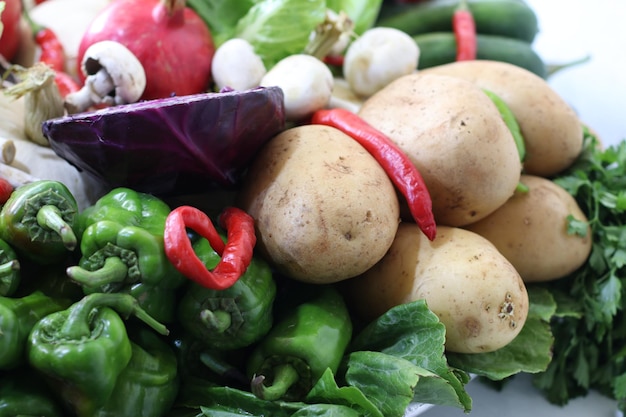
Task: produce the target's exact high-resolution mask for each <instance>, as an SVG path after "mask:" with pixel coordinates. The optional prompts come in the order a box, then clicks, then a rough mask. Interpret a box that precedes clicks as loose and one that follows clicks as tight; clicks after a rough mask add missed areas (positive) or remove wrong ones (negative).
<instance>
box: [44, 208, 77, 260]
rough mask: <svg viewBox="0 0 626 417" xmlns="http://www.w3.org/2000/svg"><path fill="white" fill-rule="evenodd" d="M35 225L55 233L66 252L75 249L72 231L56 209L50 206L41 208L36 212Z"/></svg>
mask: <svg viewBox="0 0 626 417" xmlns="http://www.w3.org/2000/svg"><path fill="white" fill-rule="evenodd" d="M37 223H38V224H39V226H41V227H43V228H46V229H48V230H52V231H54V232H56V233H57V234H58V235H59V237H60V238H61V241H62V242H63V245H64V246H65V247H66V248H67V250H70V251H72V250H74V249H75V248H76V245H77V243H78V240H77V239H76V235H75V234H74V230H73V229H72V227H71V226H70V225H69V224H67V222H66V221H65V220H63V216H61V211H60V210H59V208H58V207H56V206H53V205H51V204H47V205H44V206H42V207H41V208H40V209H39V210H38V211H37Z"/></svg>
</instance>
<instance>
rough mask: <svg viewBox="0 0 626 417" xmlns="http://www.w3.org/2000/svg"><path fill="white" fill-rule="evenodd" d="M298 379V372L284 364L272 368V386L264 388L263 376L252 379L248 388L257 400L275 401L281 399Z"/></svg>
mask: <svg viewBox="0 0 626 417" xmlns="http://www.w3.org/2000/svg"><path fill="white" fill-rule="evenodd" d="M299 378H300V375H299V374H298V371H296V369H295V368H294V367H293V366H292V365H291V364H288V363H284V364H281V365H278V366H276V368H274V379H273V381H272V385H270V386H266V385H265V384H263V381H265V376H264V375H256V376H255V377H254V378H252V383H251V384H250V388H251V391H252V393H253V394H254V395H255V396H257V397H258V398H260V399H264V400H269V401H275V400H278V399H280V398H282V397H283V396H284V395H285V394H286V393H287V390H289V388H291V386H292V385H293V384H295V383H296V382H297V381H298V379H299Z"/></svg>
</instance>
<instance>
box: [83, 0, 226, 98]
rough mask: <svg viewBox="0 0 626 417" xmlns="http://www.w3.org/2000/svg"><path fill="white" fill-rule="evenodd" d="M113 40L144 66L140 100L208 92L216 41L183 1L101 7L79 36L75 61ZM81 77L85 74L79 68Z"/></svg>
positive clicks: (121, 0) (137, 0)
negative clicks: (143, 84)
mask: <svg viewBox="0 0 626 417" xmlns="http://www.w3.org/2000/svg"><path fill="white" fill-rule="evenodd" d="M103 40H113V41H117V42H119V43H121V44H123V45H124V46H126V47H127V48H128V49H129V50H130V51H131V52H132V53H133V54H135V56H136V57H137V59H139V61H140V62H141V64H142V65H143V67H144V70H145V73H146V88H145V90H144V93H143V95H142V97H141V100H149V99H156V98H164V97H170V96H182V95H188V94H195V93H200V92H204V91H206V90H207V89H208V88H209V86H210V83H211V62H212V60H213V55H214V53H215V44H214V42H213V38H212V35H211V32H210V29H209V28H208V27H207V25H206V23H204V21H203V20H202V19H201V18H200V17H199V16H198V15H197V14H196V12H195V11H194V10H192V9H191V8H189V7H187V5H186V1H185V0H117V1H114V2H111V3H110V4H109V5H108V6H107V7H105V8H104V9H103V10H102V11H101V12H100V13H99V14H98V15H97V16H96V18H95V19H94V20H93V21H92V23H91V24H90V25H89V27H88V28H87V31H86V32H85V34H84V35H83V38H82V40H81V43H80V45H79V49H78V59H77V62H78V63H79V65H80V63H81V62H82V59H83V55H84V54H85V51H86V50H87V48H89V46H90V45H92V44H94V43H96V42H99V41H103ZM79 73H80V74H81V77H83V78H82V80H83V81H84V74H82V71H81V70H80V68H79Z"/></svg>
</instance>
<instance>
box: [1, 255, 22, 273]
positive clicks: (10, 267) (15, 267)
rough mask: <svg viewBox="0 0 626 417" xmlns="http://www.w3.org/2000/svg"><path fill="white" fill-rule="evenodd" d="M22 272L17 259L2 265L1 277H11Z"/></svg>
mask: <svg viewBox="0 0 626 417" xmlns="http://www.w3.org/2000/svg"><path fill="white" fill-rule="evenodd" d="M19 270H20V262H19V261H18V260H17V259H13V260H11V261H8V262H5V263H3V264H0V277H3V276H5V275H11V274H13V273H14V272H15V271H19Z"/></svg>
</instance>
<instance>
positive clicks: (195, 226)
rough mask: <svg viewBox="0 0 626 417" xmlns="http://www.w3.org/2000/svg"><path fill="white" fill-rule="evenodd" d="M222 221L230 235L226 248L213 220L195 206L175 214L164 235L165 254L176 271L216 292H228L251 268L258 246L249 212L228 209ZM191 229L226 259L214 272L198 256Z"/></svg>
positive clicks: (234, 208) (166, 225) (178, 210)
mask: <svg viewBox="0 0 626 417" xmlns="http://www.w3.org/2000/svg"><path fill="white" fill-rule="evenodd" d="M219 221H220V224H221V225H222V227H224V228H225V229H226V231H227V233H228V238H227V241H226V244H224V242H223V241H222V238H221V236H220V235H219V233H218V232H217V230H216V229H215V227H214V226H213V223H212V222H211V219H210V218H209V217H208V216H207V215H206V214H205V213H204V212H203V211H201V210H199V209H197V208H195V207H192V206H180V207H177V208H175V209H174V210H172V211H171V212H170V214H169V215H168V216H167V219H166V220H165V233H164V235H163V239H164V245H165V254H166V255H167V258H168V259H169V260H170V262H171V263H172V264H173V265H174V267H175V268H176V269H177V270H178V271H180V273H181V274H183V275H184V276H186V277H187V278H189V279H191V280H193V281H195V282H196V283H198V284H200V285H202V286H204V287H206V288H210V289H213V290H224V289H226V288H229V287H231V286H232V285H233V284H234V283H235V282H237V280H238V279H239V278H240V277H241V276H242V275H243V274H244V272H246V269H247V268H248V265H250V262H251V261H252V256H253V252H254V245H255V244H256V235H255V231H254V220H253V219H252V217H251V216H250V215H248V213H246V212H245V211H243V210H241V209H239V208H236V207H227V208H226V209H224V211H223V212H222V214H221V215H220V218H219ZM187 228H189V229H192V230H194V231H195V232H197V233H198V234H200V235H201V236H202V237H204V238H205V239H207V240H208V241H209V244H210V245H211V247H212V248H213V250H215V252H217V254H218V255H220V256H221V257H222V259H221V260H220V262H219V263H218V264H217V266H216V267H215V268H214V269H213V271H210V270H208V269H207V268H206V266H205V265H204V263H203V262H202V261H201V260H200V258H198V256H197V255H196V253H195V252H194V250H193V247H192V245H191V242H190V240H189V237H188V236H187Z"/></svg>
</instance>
